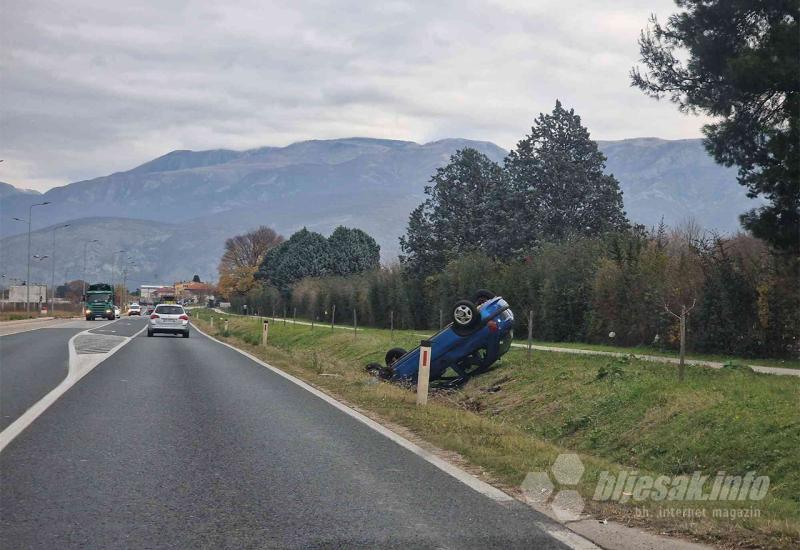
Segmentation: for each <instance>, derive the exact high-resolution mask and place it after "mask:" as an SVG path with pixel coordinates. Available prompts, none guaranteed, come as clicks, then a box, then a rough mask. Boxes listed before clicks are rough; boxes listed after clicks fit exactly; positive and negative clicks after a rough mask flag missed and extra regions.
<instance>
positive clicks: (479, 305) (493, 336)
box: [367, 290, 514, 385]
mask: <svg viewBox="0 0 800 550" xmlns="http://www.w3.org/2000/svg"><path fill="white" fill-rule="evenodd" d="M513 338H514V314H513V312H512V311H511V308H510V307H509V305H508V303H507V302H506V301H505V300H503V298H502V297H500V296H495V295H494V294H492V293H491V292H489V291H486V290H481V291H478V292H477V293H476V295H475V299H474V300H473V301H470V300H461V301H459V302H457V303H456V304H455V305H454V306H453V310H452V322H451V323H450V324H449V325H447V326H446V327H445V328H444V329H442V330H440V331H439V332H438V333H436V334H435V335H434V336H432V337H431V338H430V341H431V374H430V379H431V381H435V380H439V381H441V384H442V385H458V384H461V383H463V382H465V381H466V380H468V379H469V378H470V377H472V376H475V375H477V374H481V373H484V372H486V371H487V370H489V368H490V367H491V366H492V365H493V364H494V363H495V362H496V361H497V360H498V359H499V358H500V357H501V356H503V355H504V354H505V353H506V352H507V351H508V350H509V348H510V347H511V341H512V340H513ZM385 361H386V365H385V366H384V365H380V364H378V363H371V364H369V365H367V371H369V372H371V373H372V374H374V375H376V376H379V377H381V378H384V379H388V380H392V381H395V382H406V383H414V382H416V380H417V371H418V369H419V348H418V347H417V348H414V349H412V350H410V351H406V350H404V349H402V348H392V349H390V350H389V351H388V352H386V357H385ZM448 370H450V371H452V374H451V373H449V372H448Z"/></svg>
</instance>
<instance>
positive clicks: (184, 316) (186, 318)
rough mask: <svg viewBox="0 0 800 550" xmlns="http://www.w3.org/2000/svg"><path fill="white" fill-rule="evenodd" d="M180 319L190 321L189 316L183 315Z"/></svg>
mask: <svg viewBox="0 0 800 550" xmlns="http://www.w3.org/2000/svg"><path fill="white" fill-rule="evenodd" d="M178 319H180V320H181V321H188V320H189V316H188V315H181V316H180V317H178Z"/></svg>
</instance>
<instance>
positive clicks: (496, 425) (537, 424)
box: [193, 310, 800, 547]
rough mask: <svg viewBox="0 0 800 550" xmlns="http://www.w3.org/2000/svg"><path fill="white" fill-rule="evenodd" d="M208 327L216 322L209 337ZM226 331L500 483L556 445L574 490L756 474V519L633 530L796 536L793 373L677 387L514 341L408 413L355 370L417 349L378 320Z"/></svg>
mask: <svg viewBox="0 0 800 550" xmlns="http://www.w3.org/2000/svg"><path fill="white" fill-rule="evenodd" d="M193 315H194V319H195V320H196V321H197V322H198V324H199V326H200V327H201V328H203V329H204V330H206V329H209V328H210V327H209V324H208V319H209V317H210V316H211V315H212V313H211V312H209V311H207V310H194V312H193ZM213 316H214V317H216V318H220V317H221V316H220V315H219V314H216V313H213ZM220 329H221V323H220V322H218V321H217V322H216V323H215V328H214V329H213V330H212V333H215V334H218V331H219V330H220ZM227 339H228V341H229V342H231V343H234V344H235V345H238V346H239V347H242V348H244V349H247V350H248V351H250V352H252V353H255V354H256V355H259V356H260V357H262V358H265V359H268V360H269V361H270V362H271V363H272V364H274V365H275V366H277V367H280V368H282V369H284V370H286V371H287V372H290V373H292V374H295V375H296V376H299V377H301V378H303V379H305V380H307V381H309V382H310V383H312V384H314V385H315V386H317V387H319V388H321V389H323V390H324V391H327V392H328V393H331V394H333V395H335V396H337V397H338V398H340V399H342V400H344V401H346V402H349V403H351V404H353V405H355V406H357V407H358V408H360V409H361V410H364V411H366V412H368V413H369V414H373V415H376V417H378V418H380V419H381V420H382V421H384V422H388V423H390V424H392V425H395V426H402V427H403V428H405V429H408V430H411V432H413V433H414V434H416V435H417V436H419V437H421V438H423V439H424V440H426V441H429V442H430V443H432V444H434V445H436V446H438V447H439V448H442V449H445V450H449V451H455V452H457V453H459V454H460V455H461V456H462V457H464V458H465V459H466V460H467V461H468V462H469V463H470V464H472V465H474V466H477V467H479V468H481V469H482V470H483V471H485V472H487V473H488V474H489V476H490V477H491V479H492V480H493V481H494V482H496V483H498V484H499V485H501V486H503V487H506V488H507V489H509V490H511V491H512V492H513V491H514V490H515V488H517V487H519V484H520V483H521V481H522V480H523V479H524V477H525V475H526V473H527V472H530V471H539V470H546V469H547V468H548V467H549V465H550V464H551V463H552V461H553V460H554V458H555V457H556V456H557V455H558V454H559V453H560V452H563V451H567V450H569V451H575V452H578V453H579V454H580V455H581V457H582V459H583V461H584V463H585V464H586V467H587V472H586V474H585V475H584V477H583V479H582V482H581V485H580V486H579V490H580V491H581V492H582V493H583V494H584V495H585V496H587V497H591V495H592V494H593V491H594V488H595V485H596V480H597V478H598V476H599V475H600V472H602V471H604V470H608V471H610V472H612V473H613V472H617V471H618V470H620V469H637V470H639V471H640V472H642V473H651V474H653V475H662V474H663V475H679V474H684V473H691V472H693V471H695V470H700V471H701V472H703V473H704V474H710V475H712V476H713V475H715V474H716V473H717V472H718V471H720V470H723V471H725V472H727V473H728V474H730V475H743V474H744V473H746V472H747V471H749V470H755V471H756V472H757V473H758V475H768V476H769V477H770V483H771V484H770V490H769V494H768V496H767V498H766V499H764V500H763V501H761V502H757V503H754V505H755V506H757V507H758V508H760V509H761V510H762V516H761V517H760V518H754V519H740V520H720V519H711V518H708V519H705V520H676V519H657V518H651V519H649V520H647V522H646V526H647V527H649V528H650V529H656V530H658V531H659V532H675V533H683V534H690V535H692V536H696V537H699V538H701V539H704V540H707V541H711V542H719V543H722V544H726V545H727V544H734V543H736V544H743V545H754V546H765V547H766V546H774V547H781V546H791V545H792V544H794V543H796V542H798V541H800V523H799V521H800V520H798V517H800V452H798V449H800V407H798V403H800V380H797V379H796V378H794V377H782V376H771V375H760V374H754V373H752V372H751V371H749V370H747V369H736V368H732V369H722V370H714V369H708V368H704V367H687V371H686V380H685V382H683V383H682V384H679V383H678V382H677V377H676V369H675V366H674V365H669V364H662V363H653V362H645V361H640V360H636V359H632V358H621V359H616V358H609V357H602V356H591V355H570V354H565V353H550V352H541V351H538V352H536V353H534V354H533V357H532V360H531V362H530V363H529V362H528V361H527V355H526V353H525V351H524V350H513V351H512V352H510V353H509V354H507V355H506V356H505V357H504V358H503V360H502V368H498V369H495V370H493V371H491V372H489V373H487V374H485V375H483V376H481V377H478V378H476V379H475V380H473V381H471V382H470V383H469V384H467V385H466V386H465V387H464V388H463V389H462V390H459V391H456V392H449V393H438V394H436V395H434V396H432V399H431V402H430V404H429V406H428V407H424V408H419V407H416V406H415V400H414V393H413V392H412V391H411V390H407V389H404V388H401V387H398V386H396V385H393V384H388V383H382V382H377V381H375V380H374V379H372V378H371V377H369V376H367V375H366V374H365V373H364V371H363V366H364V365H365V364H366V363H368V362H372V361H376V362H380V361H382V358H383V354H384V353H385V351H386V349H388V348H389V347H394V346H401V347H406V348H410V347H412V346H414V345H416V344H418V343H419V339H420V337H419V336H418V335H416V334H415V333H414V332H412V331H395V334H394V340H393V341H392V340H390V336H389V332H388V331H383V330H378V329H363V330H359V331H358V334H357V335H356V336H355V338H354V336H353V332H352V331H346V330H340V329H337V330H335V331H332V330H331V329H330V327H329V326H320V325H318V326H317V327H315V329H314V330H313V331H312V330H311V327H309V326H305V325H292V324H291V323H289V324H288V325H285V326H284V324H283V323H282V322H280V321H279V322H275V323H271V326H270V345H269V346H268V347H267V348H261V347H258V344H259V342H260V322H259V321H258V320H257V319H252V318H242V317H230V318H229V336H228V338H227ZM603 372H605V373H608V374H607V375H605V376H601V373H603ZM663 504H664V503H662V505H663ZM668 504H670V505H677V506H680V505H681V503H680V502H677V503H668ZM689 504H691V506H692V507H705V508H708V509H710V508H712V507H714V504H709V503H704V502H701V503H694V502H693V503H689ZM646 505H647V506H649V507H651V508H656V507H658V505H659V503H653V502H650V503H648V504H646ZM733 505H735V506H736V507H742V508H744V507H749V506H751V503H750V502H736V503H733ZM590 506H591V509H592V511H593V512H594V513H595V514H596V515H598V516H602V517H609V518H616V519H619V520H621V521H624V522H626V523H631V522H633V523H636V522H637V520H635V519H634V518H633V516H632V508H631V506H629V505H619V504H609V503H602V502H595V501H591V502H590ZM639 506H641V504H639Z"/></svg>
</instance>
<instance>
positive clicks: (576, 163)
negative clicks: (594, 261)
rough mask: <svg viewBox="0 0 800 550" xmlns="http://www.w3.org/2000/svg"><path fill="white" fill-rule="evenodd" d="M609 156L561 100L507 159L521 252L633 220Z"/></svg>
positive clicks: (516, 240)
mask: <svg viewBox="0 0 800 550" xmlns="http://www.w3.org/2000/svg"><path fill="white" fill-rule="evenodd" d="M605 161H606V157H605V156H604V155H603V153H601V152H600V151H599V150H598V149H597V144H596V143H595V142H594V141H592V140H591V139H590V138H589V131H588V130H587V129H586V128H585V127H584V126H582V125H581V119H580V117H579V116H578V115H576V114H575V111H574V110H573V109H570V110H569V111H567V110H566V109H564V108H563V107H562V105H561V102H560V101H556V106H555V109H554V110H553V112H552V113H551V114H548V115H545V114H540V115H539V117H538V118H537V119H536V121H535V123H534V125H533V127H532V128H531V133H530V135H528V136H526V137H525V139H523V140H522V141H520V142H519V143H518V144H517V148H516V149H515V150H513V151H511V153H510V154H509V155H508V157H507V158H506V163H505V168H506V171H507V174H508V178H509V180H510V186H511V197H510V201H509V205H510V206H511V207H510V208H509V209H508V211H509V214H510V215H511V216H512V217H513V222H514V229H515V230H514V233H513V234H514V238H513V243H512V244H511V246H512V247H513V248H514V249H515V250H516V251H517V252H520V251H523V250H526V249H530V248H533V247H534V246H536V245H537V244H538V243H540V242H542V241H551V240H559V239H562V238H564V237H567V236H570V235H597V234H600V233H604V232H607V231H611V230H616V229H622V228H624V227H626V226H627V225H628V222H627V218H626V217H625V212H624V210H623V205H622V191H620V189H619V183H618V182H617V180H616V178H614V176H613V175H606V174H604V173H603V171H604V169H605Z"/></svg>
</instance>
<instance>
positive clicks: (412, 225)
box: [400, 148, 505, 274]
mask: <svg viewBox="0 0 800 550" xmlns="http://www.w3.org/2000/svg"><path fill="white" fill-rule="evenodd" d="M430 183H431V184H432V185H429V186H427V187H426V188H425V193H426V194H427V195H428V198H427V199H426V200H425V202H424V203H422V204H421V205H420V206H419V207H417V208H416V209H415V210H414V211H413V212H412V213H411V216H410V218H409V222H408V228H407V231H406V235H405V236H404V237H402V238H401V239H400V248H401V249H402V251H403V253H404V255H403V256H401V261H402V262H403V263H404V264H405V265H406V267H407V268H408V269H409V271H410V272H412V273H417V274H428V273H432V272H434V271H438V270H441V269H442V268H444V266H445V265H446V263H447V262H448V261H449V260H451V259H454V258H457V257H459V256H461V255H463V254H465V253H467V252H471V251H478V250H485V249H486V248H487V246H489V245H490V240H491V237H492V235H491V232H490V231H487V227H486V226H485V223H484V222H485V221H486V220H487V219H488V218H489V217H493V216H503V215H505V213H504V212H492V208H491V206H490V197H492V196H497V195H498V193H502V189H504V188H505V178H504V176H503V170H502V168H501V167H500V166H499V165H498V164H497V163H495V162H493V161H492V160H490V159H489V158H488V157H487V156H486V155H484V154H482V153H480V152H478V151H476V150H475V149H470V148H467V149H464V150H461V151H457V152H456V153H455V154H454V155H453V156H451V157H450V162H449V163H448V164H447V165H446V166H444V167H442V168H439V169H437V170H436V173H435V174H434V175H433V177H432V178H431V182H430ZM492 248H496V247H494V246H492Z"/></svg>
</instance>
